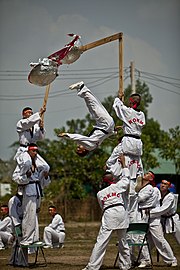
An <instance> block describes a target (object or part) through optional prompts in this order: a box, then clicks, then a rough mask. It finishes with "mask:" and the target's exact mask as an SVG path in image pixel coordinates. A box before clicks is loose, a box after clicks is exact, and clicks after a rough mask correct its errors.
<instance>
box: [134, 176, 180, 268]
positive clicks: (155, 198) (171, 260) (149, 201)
mask: <svg viewBox="0 0 180 270" xmlns="http://www.w3.org/2000/svg"><path fill="white" fill-rule="evenodd" d="M154 179H155V175H154V174H153V172H151V171H149V172H148V173H146V174H144V176H143V177H142V178H139V179H138V181H137V185H136V187H135V191H136V192H137V202H138V207H137V222H145V223H149V233H148V241H149V244H150V246H151V247H153V246H155V248H156V249H157V251H158V252H159V254H160V255H161V257H162V259H163V261H164V262H165V263H166V264H167V266H170V267H176V266H177V259H176V257H175V256H174V254H173V251H172V249H171V247H170V245H169V243H168V242H167V240H166V239H165V238H164V234H163V230H162V226H161V222H160V221H161V220H160V216H159V217H151V214H150V212H151V211H152V210H153V209H154V208H155V207H159V206H160V198H161V194H160V191H159V189H158V188H157V187H153V186H154V185H155V180H154ZM141 255H142V256H141V263H140V265H139V266H138V267H139V268H146V267H148V266H150V265H151V262H150V258H149V254H148V251H147V247H146V246H145V247H143V249H142V254H141Z"/></svg>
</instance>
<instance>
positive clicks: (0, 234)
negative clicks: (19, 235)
mask: <svg viewBox="0 0 180 270" xmlns="http://www.w3.org/2000/svg"><path fill="white" fill-rule="evenodd" d="M12 233H13V230H12V220H11V217H10V216H7V217H5V218H4V219H3V220H1V221H0V249H2V248H5V247H6V246H7V245H9V244H12V241H13V235H12Z"/></svg>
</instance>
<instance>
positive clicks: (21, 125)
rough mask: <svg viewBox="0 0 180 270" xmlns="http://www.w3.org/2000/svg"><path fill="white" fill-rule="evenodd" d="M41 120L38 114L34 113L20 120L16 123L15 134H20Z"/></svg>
mask: <svg viewBox="0 0 180 270" xmlns="http://www.w3.org/2000/svg"><path fill="white" fill-rule="evenodd" d="M40 119H41V117H40V115H39V113H38V112H37V113H34V114H32V115H31V116H30V117H28V118H25V119H21V120H19V121H18V123H17V126H16V127H17V132H22V131H24V130H27V129H29V128H31V127H32V126H34V125H35V124H36V123H37V122H38V121H39V120H40Z"/></svg>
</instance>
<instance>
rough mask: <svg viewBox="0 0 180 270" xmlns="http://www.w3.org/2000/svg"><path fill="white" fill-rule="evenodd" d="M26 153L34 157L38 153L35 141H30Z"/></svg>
mask: <svg viewBox="0 0 180 270" xmlns="http://www.w3.org/2000/svg"><path fill="white" fill-rule="evenodd" d="M28 153H29V155H30V156H31V157H32V158H35V157H36V156H37V153H38V146H37V144H35V143H30V144H29V146H28Z"/></svg>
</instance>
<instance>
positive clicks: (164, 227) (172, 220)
mask: <svg viewBox="0 0 180 270" xmlns="http://www.w3.org/2000/svg"><path fill="white" fill-rule="evenodd" d="M175 214H176V213H174V214H172V215H170V216H161V217H163V218H164V222H163V224H162V227H163V231H164V232H165V230H166V220H167V219H168V218H170V219H171V222H172V231H173V232H174V219H173V218H172V217H173V216H175Z"/></svg>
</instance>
